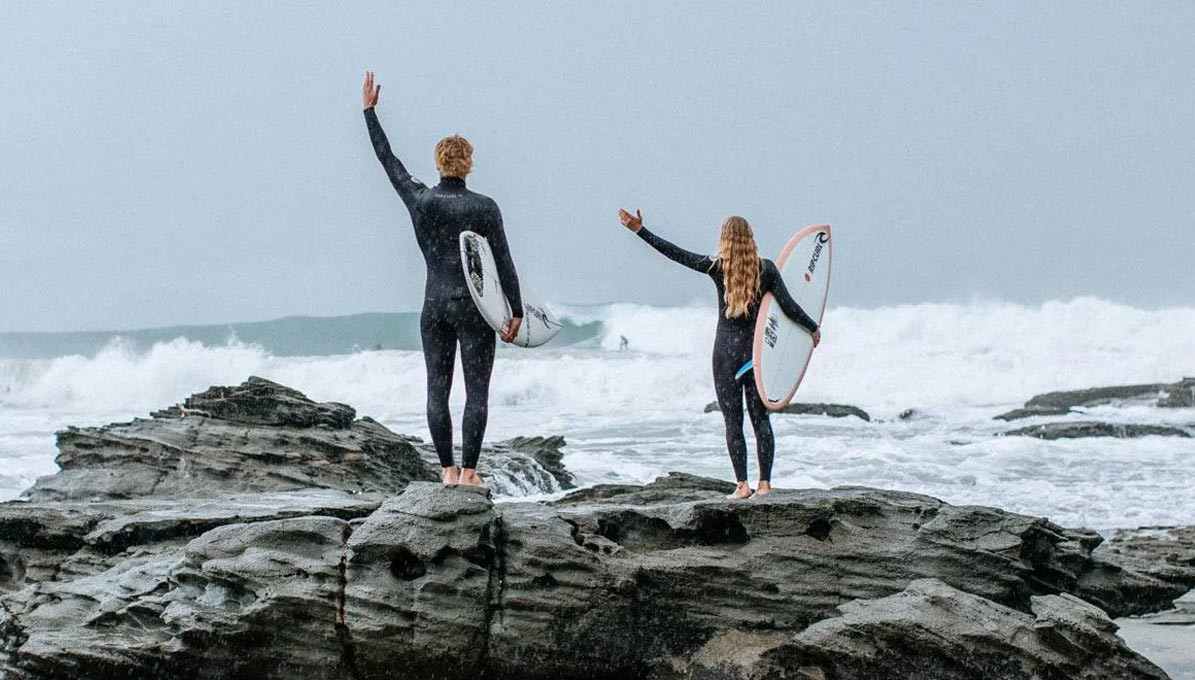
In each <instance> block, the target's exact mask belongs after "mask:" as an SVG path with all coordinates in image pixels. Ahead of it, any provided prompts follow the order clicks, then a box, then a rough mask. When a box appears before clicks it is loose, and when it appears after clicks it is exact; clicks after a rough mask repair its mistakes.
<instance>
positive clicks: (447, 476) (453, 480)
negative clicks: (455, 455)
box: [440, 465, 461, 486]
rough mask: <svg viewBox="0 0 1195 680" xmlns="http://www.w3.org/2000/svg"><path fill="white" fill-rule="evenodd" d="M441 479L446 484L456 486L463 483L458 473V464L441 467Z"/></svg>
mask: <svg viewBox="0 0 1195 680" xmlns="http://www.w3.org/2000/svg"><path fill="white" fill-rule="evenodd" d="M440 481H441V482H442V483H443V484H444V486H456V485H457V484H460V483H461V478H460V475H458V474H457V473H456V466H455V465H449V466H448V467H445V468H440Z"/></svg>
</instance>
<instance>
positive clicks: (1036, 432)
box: [1004, 421, 1191, 439]
mask: <svg viewBox="0 0 1195 680" xmlns="http://www.w3.org/2000/svg"><path fill="white" fill-rule="evenodd" d="M1004 435H1005V436H1011V437H1037V438H1038V439H1081V438H1085V437H1115V438H1117V439H1131V438H1135V437H1190V436H1191V432H1190V431H1189V430H1188V429H1186V428H1182V427H1173V426H1170V425H1147V424H1141V423H1101V422H1096V421H1068V422H1062V423H1045V424H1042V425H1030V426H1029V427H1020V428H1017V429H1015V430H1009V431H1007V432H1005V433H1004Z"/></svg>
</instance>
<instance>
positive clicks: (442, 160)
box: [436, 135, 473, 179]
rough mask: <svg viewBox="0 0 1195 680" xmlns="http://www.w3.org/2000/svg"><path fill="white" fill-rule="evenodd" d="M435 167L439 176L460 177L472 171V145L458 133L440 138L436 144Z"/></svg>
mask: <svg viewBox="0 0 1195 680" xmlns="http://www.w3.org/2000/svg"><path fill="white" fill-rule="evenodd" d="M436 169H437V170H439V171H440V176H441V177H460V178H461V179H464V178H465V176H466V175H468V174H469V173H470V172H472V171H473V145H472V144H470V143H469V140H467V139H465V138H464V137H462V136H460V135H452V136H450V137H445V138H444V139H441V140H440V141H439V142H438V143H437V144H436Z"/></svg>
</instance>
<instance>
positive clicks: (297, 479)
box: [25, 378, 435, 501]
mask: <svg viewBox="0 0 1195 680" xmlns="http://www.w3.org/2000/svg"><path fill="white" fill-rule="evenodd" d="M186 404H187V405H186V406H184V407H173V408H170V409H166V410H164V411H159V412H157V413H155V414H154V416H153V418H151V419H137V420H134V421H132V422H129V423H117V424H114V425H106V426H104V427H88V428H73V427H72V428H68V429H67V430H64V431H62V432H60V433H58V450H59V454H58V458H57V463H58V465H59V467H60V468H62V469H61V471H60V472H59V473H58V474H55V475H52V476H49V477H43V478H42V479H39V480H38V481H37V483H36V484H35V485H34V486H33V488H31V489H29V490H28V491H27V492H26V493H25V497H26V498H29V499H31V500H35V501H51V500H70V501H76V500H102V499H119V498H135V497H145V496H156V497H178V496H188V497H203V496H214V495H222V494H228V493H238V492H242V493H243V492H262V491H289V490H300V489H337V490H341V491H346V492H353V493H381V494H393V493H397V492H398V491H400V490H402V489H403V488H404V487H405V486H406V485H407V483H408V482H410V481H412V480H416V479H434V478H435V477H434V475H433V474H432V472H431V471H430V470H429V469H428V466H427V465H426V463H425V461H424V459H423V455H422V454H421V452H420V451H419V450H418V449H417V448H416V446H415V445H416V443H417V442H418V440H416V439H412V438H410V437H404V436H400V435H396V434H394V433H393V432H390V431H389V430H387V429H386V428H385V427H383V426H382V425H380V424H379V423H377V422H376V421H374V420H372V419H370V418H362V419H360V420H354V419H353V418H354V415H355V414H354V412H353V409H351V408H349V407H348V406H344V405H343V404H317V403H315V402H313V401H311V400H310V399H307V398H306V397H304V396H303V395H301V394H299V393H298V392H296V391H294V390H292V389H290V388H287V387H283V386H281V385H277V384H275V383H271V382H269V381H267V380H262V379H261V378H250V379H249V380H248V381H247V382H245V383H244V384H242V385H240V386H239V387H229V388H225V387H213V388H212V389H210V390H208V391H206V392H203V393H200V394H197V395H195V396H193V397H191V398H189V399H187V401H186ZM271 405H272V406H273V407H274V408H273V410H271Z"/></svg>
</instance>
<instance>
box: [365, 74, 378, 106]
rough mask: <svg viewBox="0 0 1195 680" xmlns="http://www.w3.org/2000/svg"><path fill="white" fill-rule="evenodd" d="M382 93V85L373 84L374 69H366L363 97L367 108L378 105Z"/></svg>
mask: <svg viewBox="0 0 1195 680" xmlns="http://www.w3.org/2000/svg"><path fill="white" fill-rule="evenodd" d="M380 94H382V86H381V85H376V86H375V85H374V84H373V71H366V72H365V84H364V85H362V86H361V99H362V102H363V103H364V105H365V108H367V109H372V108H373V107H375V106H377V105H378V95H380Z"/></svg>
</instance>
